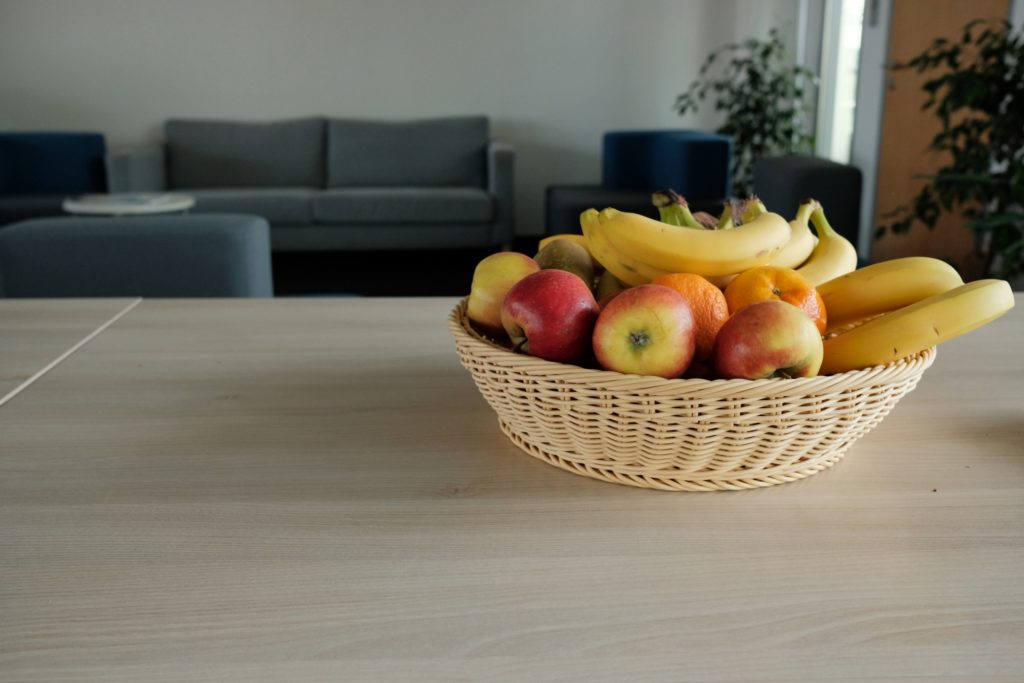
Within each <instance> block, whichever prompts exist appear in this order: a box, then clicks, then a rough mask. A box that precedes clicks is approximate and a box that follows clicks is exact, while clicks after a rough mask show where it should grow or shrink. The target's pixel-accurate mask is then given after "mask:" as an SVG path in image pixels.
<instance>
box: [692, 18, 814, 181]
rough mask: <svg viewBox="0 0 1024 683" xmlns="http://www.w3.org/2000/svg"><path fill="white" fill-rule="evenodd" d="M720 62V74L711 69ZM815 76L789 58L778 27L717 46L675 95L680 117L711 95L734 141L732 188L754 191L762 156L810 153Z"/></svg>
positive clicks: (725, 131) (722, 130) (723, 129)
mask: <svg viewBox="0 0 1024 683" xmlns="http://www.w3.org/2000/svg"><path fill="white" fill-rule="evenodd" d="M716 65H721V67H720V70H719V72H718V74H717V76H712V75H711V74H712V68H713V67H716ZM815 85H816V80H815V76H814V74H813V73H812V72H811V71H809V70H808V69H805V68H804V67H802V66H799V65H794V64H792V63H791V62H790V60H789V59H788V57H787V54H786V45H785V43H783V42H782V37H781V35H780V34H779V31H778V29H775V28H773V29H771V30H770V31H769V32H768V39H767V40H757V39H754V38H751V39H749V40H746V41H744V42H742V43H731V44H729V45H725V46H723V47H720V48H718V49H717V50H715V51H714V52H712V53H711V54H710V55H708V57H707V59H705V60H704V63H703V64H702V65H701V67H700V72H699V75H698V77H697V79H696V80H694V81H693V82H692V83H691V84H690V87H689V88H687V89H686V92H684V93H683V94H682V95H679V97H678V98H677V99H676V102H675V109H676V111H677V112H678V113H679V115H680V116H683V115H685V114H687V113H688V112H691V111H693V112H696V111H698V109H699V107H700V103H701V102H703V101H704V100H705V99H706V98H708V97H710V98H711V100H712V102H713V104H714V107H715V110H716V111H721V112H725V123H723V124H722V126H720V127H719V128H718V130H717V131H716V132H718V133H721V134H723V135H729V136H731V137H732V140H733V159H732V169H731V171H732V176H733V191H734V192H735V193H736V194H738V195H739V196H745V195H748V194H750V192H751V189H752V181H753V170H754V164H755V163H756V162H757V161H758V159H761V158H762V157H764V156H767V155H771V154H785V153H791V152H804V151H808V152H809V151H810V150H811V147H812V144H813V138H812V137H811V135H809V134H808V133H807V121H806V117H807V113H808V111H809V109H810V107H809V106H808V105H807V101H806V95H807V89H808V86H810V87H813V86H815Z"/></svg>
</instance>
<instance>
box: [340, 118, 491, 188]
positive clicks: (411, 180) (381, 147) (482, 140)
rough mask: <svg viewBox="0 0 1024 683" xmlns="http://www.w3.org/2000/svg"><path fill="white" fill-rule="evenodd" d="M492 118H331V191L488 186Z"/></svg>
mask: <svg viewBox="0 0 1024 683" xmlns="http://www.w3.org/2000/svg"><path fill="white" fill-rule="evenodd" d="M488 135H489V129H488V120H487V117H486V116H459V117H449V118H439V119H421V120H413V121H370V120H362V119H328V120H327V187H438V186H463V187H465V186H470V187H484V186H485V185H486V182H487V170H486V163H487V140H488Z"/></svg>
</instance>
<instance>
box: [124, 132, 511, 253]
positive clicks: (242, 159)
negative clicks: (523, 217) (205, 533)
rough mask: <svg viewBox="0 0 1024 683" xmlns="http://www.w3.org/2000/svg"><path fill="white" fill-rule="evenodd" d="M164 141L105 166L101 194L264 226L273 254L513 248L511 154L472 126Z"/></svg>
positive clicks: (168, 137)
mask: <svg viewBox="0 0 1024 683" xmlns="http://www.w3.org/2000/svg"><path fill="white" fill-rule="evenodd" d="M164 133H165V142H164V143H162V144H161V145H158V146H149V147H141V148H137V149H131V150H119V151H117V150H115V151H112V152H111V153H110V154H108V157H107V173H108V179H109V183H110V186H111V189H112V191H115V192H118V191H164V190H168V191H175V192H183V193H186V194H190V195H192V196H194V197H195V199H196V210H197V211H201V212H215V213H216V212H229V213H249V214H255V215H259V216H263V217H264V218H266V219H267V221H268V222H269V223H270V226H271V239H272V242H273V246H274V249H275V250H278V251H331V250H346V249H410V248H453V247H498V246H502V245H507V244H509V243H510V242H511V241H512V237H513V234H514V206H513V202H514V194H515V186H514V172H515V168H514V165H515V152H514V150H513V148H512V147H511V146H509V145H507V144H504V143H501V142H497V141H493V140H491V139H490V137H489V122H488V120H487V118H486V117H483V116H465V117H450V118H443V119H429V120H416V121H368V120H358V119H323V118H307V119H293V120H288V121H276V122H268V123H251V122H238V121H197V120H171V121H168V122H167V124H166V126H165V129H164Z"/></svg>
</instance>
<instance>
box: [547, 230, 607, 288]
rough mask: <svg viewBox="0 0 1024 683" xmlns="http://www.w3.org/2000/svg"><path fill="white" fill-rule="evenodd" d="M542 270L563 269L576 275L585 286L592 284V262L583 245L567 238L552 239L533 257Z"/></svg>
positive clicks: (591, 285)
mask: <svg viewBox="0 0 1024 683" xmlns="http://www.w3.org/2000/svg"><path fill="white" fill-rule="evenodd" d="M534 260H535V261H536V262H537V265H539V266H540V267H541V269H542V270H564V271H566V272H569V273H572V274H573V275H576V276H577V277H579V278H580V279H581V280H583V281H584V282H585V283H587V287H593V284H594V262H593V261H592V260H591V258H590V252H589V251H587V248H586V247H584V246H583V245H581V244H579V243H577V242H574V241H572V240H567V239H557V240H552V241H551V242H549V243H548V244H546V245H545V246H544V248H543V249H541V250H540V251H539V252H537V255H536V256H535V257H534Z"/></svg>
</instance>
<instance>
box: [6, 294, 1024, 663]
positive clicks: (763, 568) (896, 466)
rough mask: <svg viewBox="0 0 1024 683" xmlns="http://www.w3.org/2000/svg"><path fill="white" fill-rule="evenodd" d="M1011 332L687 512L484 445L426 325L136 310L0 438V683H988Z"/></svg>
mask: <svg viewBox="0 0 1024 683" xmlns="http://www.w3.org/2000/svg"><path fill="white" fill-rule="evenodd" d="M1018 304H1019V305H1018V308H1017V309H1015V310H1014V311H1013V312H1012V313H1011V314H1010V316H1008V317H1007V318H1004V319H1002V320H1000V321H998V322H997V323H995V324H993V325H990V326H989V327H987V328H984V329H982V330H979V331H977V332H975V333H972V334H971V335H968V336H966V337H963V338H961V339H958V340H955V341H953V342H951V343H949V344H947V345H945V346H943V347H942V348H940V350H939V356H938V359H937V360H936V362H935V365H934V366H933V367H932V368H931V369H930V370H929V371H928V372H927V373H926V374H925V376H924V378H923V379H922V381H921V384H920V385H919V387H918V389H917V390H916V391H915V392H914V393H912V394H910V395H909V396H907V397H906V398H905V399H904V400H903V401H902V402H901V403H900V405H899V406H897V408H896V410H895V411H894V412H893V414H892V415H890V416H889V417H888V418H886V420H885V421H884V422H883V423H882V424H881V425H880V426H879V427H878V428H877V429H876V430H875V431H874V432H872V433H871V434H869V435H868V436H867V437H865V438H864V439H863V440H862V441H860V442H858V443H857V444H856V445H855V446H854V447H853V448H852V449H851V450H850V452H849V453H848V455H847V457H846V458H845V459H844V460H843V461H842V462H840V463H839V464H838V465H836V466H835V467H834V468H832V469H831V470H828V471H826V472H823V473H820V474H817V475H815V476H813V477H810V478H808V479H805V480H802V481H799V482H795V483H791V484H785V485H780V486H775V487H770V488H767V489H759V490H751V491H743V492H722V493H707V494H704V493H702V494H686V493H669V492H660V491H652V490H643V489H634V488H629V487H624V486H616V485H612V484H606V483H602V482H597V481H592V480H588V479H584V478H581V477H577V476H574V475H572V474H569V473H565V472H562V471H559V470H556V469H554V468H551V467H549V466H547V465H544V464H543V463H540V462H538V461H536V460H534V459H532V458H530V457H528V456H527V455H525V454H523V453H521V452H520V451H519V450H518V449H516V448H515V447H514V446H512V445H511V444H510V443H508V442H507V441H506V440H505V438H504V437H503V436H502V435H501V433H500V432H499V430H498V425H497V423H496V420H495V417H494V415H493V413H491V412H490V410H489V408H488V407H487V406H486V404H485V403H484V401H483V399H482V398H481V397H480V396H479V394H478V393H477V392H476V389H475V387H474V386H473V384H472V382H471V380H470V378H469V375H468V373H466V372H465V371H464V370H463V369H462V368H461V367H460V366H459V365H458V362H457V360H456V356H455V352H454V349H453V344H452V341H451V339H450V337H449V336H448V331H447V328H446V324H445V319H446V316H447V313H448V311H449V310H450V309H451V307H452V306H453V305H454V300H452V299H436V300H432V299H420V300H341V301H338V300H276V301H258V300H253V301H232V302H216V301H189V302H183V301H177V302H176V301H145V302H143V303H142V304H141V305H140V306H139V307H137V308H136V309H134V310H133V311H131V312H130V313H129V314H128V315H126V316H125V317H124V318H122V319H121V320H120V321H118V323H117V324H115V325H114V326H112V327H111V328H110V329H108V330H106V331H105V332H104V333H103V334H101V335H100V336H99V337H97V338H96V339H95V340H93V341H92V342H91V343H90V344H89V345H88V346H86V347H85V348H83V349H82V350H81V351H79V352H77V353H76V354H74V355H73V356H72V357H71V358H69V359H68V360H67V361H66V362H65V363H63V364H61V365H60V366H59V367H58V368H56V369H55V370H54V371H52V372H51V373H49V374H47V375H46V376H44V377H43V378H42V379H40V380H39V381H38V382H37V383H35V384H34V385H33V386H32V387H30V389H29V390H28V391H26V392H25V393H24V394H22V395H21V396H19V397H18V400H17V401H13V402H11V403H9V404H8V405H6V406H4V407H3V409H0V680H3V681H5V682H6V681H54V680H61V681H65V680H76V681H104V682H109V681H126V682H127V681H132V682H138V681H180V680H189V681H234V680H238V681H281V680H317V681H321V680H322V681H328V680H345V681H392V680H393V681H408V680H417V681H525V680H531V681H533V680H543V681H577V680H586V681H600V682H604V681H608V682H612V681H679V680H700V681H739V680H743V681H822V680H828V681H830V682H831V681H848V682H850V683H852V682H853V681H884V680H900V681H903V682H904V683H905V682H906V681H953V680H974V681H977V680H983V681H1008V680H1017V679H1016V677H1017V676H1019V674H1020V672H1022V671H1024V650H1022V647H1021V645H1022V642H1024V445H1022V444H1024V399H1022V397H1021V387H1020V378H1021V376H1022V373H1024V358H1022V356H1021V354H1020V350H1019V340H1020V339H1021V338H1022V336H1024V308H1022V307H1021V306H1020V305H1021V304H1024V299H1022V298H1021V295H1018Z"/></svg>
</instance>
